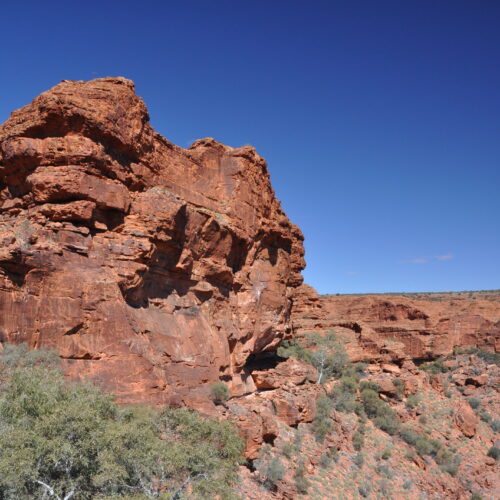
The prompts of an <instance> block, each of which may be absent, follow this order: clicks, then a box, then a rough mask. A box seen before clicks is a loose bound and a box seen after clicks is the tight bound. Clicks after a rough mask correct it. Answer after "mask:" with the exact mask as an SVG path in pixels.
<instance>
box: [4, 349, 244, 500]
mask: <svg viewBox="0 0 500 500" xmlns="http://www.w3.org/2000/svg"><path fill="white" fill-rule="evenodd" d="M0 377H1V379H2V384H1V391H0V422H1V424H0V426H1V432H0V498H2V499H4V500H14V499H25V498H47V497H48V496H53V497H55V498H58V497H59V498H63V497H67V498H70V497H71V496H74V498H79V499H90V498H97V497H99V496H115V497H120V496H123V495H126V496H127V498H132V497H134V496H140V495H143V496H144V495H149V496H150V497H153V496H159V495H160V492H164V494H168V495H176V494H177V495H181V494H182V492H183V491H184V489H186V488H187V487H188V486H189V487H190V488H191V490H192V498H193V499H194V498H213V497H215V496H217V495H218V496H219V497H220V498H221V499H222V498H226V499H228V498H231V496H233V492H232V483H233V482H234V481H235V479H236V472H237V468H238V464H239V461H240V458H241V453H242V451H243V442H242V441H241V439H240V438H239V437H238V434H237V432H236V430H235V429H234V428H233V426H232V425H231V424H230V423H229V422H219V421H217V420H212V419H204V418H202V417H201V416H200V415H198V414H197V413H195V412H192V411H189V410H186V409H165V410H163V411H162V412H156V411H154V410H152V409H148V408H141V407H132V408H120V407H118V406H117V405H116V404H115V403H114V401H113V399H112V398H111V397H110V396H108V395H105V394H103V393H102V392H101V391H100V390H99V389H98V388H97V387H95V386H93V385H91V384H83V383H72V382H69V381H67V380H66V379H65V377H64V376H63V374H62V373H61V371H60V370H59V369H58V367H57V360H56V357H55V356H54V355H53V353H46V352H42V351H31V352H28V351H27V350H26V349H25V348H24V347H20V348H12V347H9V348H7V349H5V350H4V352H3V353H2V354H0ZM51 491H53V493H51ZM68 495H69V496H68Z"/></svg>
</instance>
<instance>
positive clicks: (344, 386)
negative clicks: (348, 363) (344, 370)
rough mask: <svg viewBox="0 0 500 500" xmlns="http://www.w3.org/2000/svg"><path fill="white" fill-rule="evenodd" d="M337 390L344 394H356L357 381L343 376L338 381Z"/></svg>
mask: <svg viewBox="0 0 500 500" xmlns="http://www.w3.org/2000/svg"><path fill="white" fill-rule="evenodd" d="M339 389H340V391H341V392H342V393H344V394H356V390H357V389H358V380H357V379H356V378H355V377H352V376H346V375H344V376H343V377H341V378H340V380H339Z"/></svg>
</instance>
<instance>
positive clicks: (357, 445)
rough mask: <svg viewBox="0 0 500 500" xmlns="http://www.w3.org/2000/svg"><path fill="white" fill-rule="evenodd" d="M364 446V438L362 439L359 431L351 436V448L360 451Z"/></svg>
mask: <svg viewBox="0 0 500 500" xmlns="http://www.w3.org/2000/svg"><path fill="white" fill-rule="evenodd" d="M364 444H365V438H364V437H363V434H361V432H359V431H356V432H355V433H354V435H353V436H352V446H353V447H354V449H355V450H356V451H361V449H362V448H363V446H364Z"/></svg>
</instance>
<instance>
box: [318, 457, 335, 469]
mask: <svg viewBox="0 0 500 500" xmlns="http://www.w3.org/2000/svg"><path fill="white" fill-rule="evenodd" d="M331 463H332V458H331V457H330V456H329V455H328V453H323V455H321V456H320V457H319V465H320V467H321V468H322V469H327V468H328V467H329V466H330V465H331Z"/></svg>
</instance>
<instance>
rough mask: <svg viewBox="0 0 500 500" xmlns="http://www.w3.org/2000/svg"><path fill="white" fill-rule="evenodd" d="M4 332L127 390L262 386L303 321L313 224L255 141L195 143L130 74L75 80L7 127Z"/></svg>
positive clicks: (194, 391) (162, 392)
mask: <svg viewBox="0 0 500 500" xmlns="http://www.w3.org/2000/svg"><path fill="white" fill-rule="evenodd" d="M0 151H1V157H0V240H1V244H0V341H1V342H15V343H17V342H26V343H28V344H29V345H30V346H32V347H35V346H46V347H50V348H55V349H57V350H58V351H59V353H60V354H61V356H62V357H63V359H64V360H65V369H66V370H67V372H68V374H70V375H72V376H75V377H86V378H90V379H94V380H98V381H100V382H101V383H102V384H103V385H104V386H105V387H106V388H108V389H109V390H112V391H113V392H114V393H115V394H116V395H117V396H118V399H119V401H122V402H129V403H132V402H139V401H149V402H169V401H170V402H172V401H173V402H179V403H183V402H184V403H188V404H191V405H194V406H203V405H204V404H206V394H207V391H208V386H209V384H210V383H212V382H214V381H216V380H219V379H222V380H225V381H227V382H228V384H229V385H230V386H231V389H232V391H233V395H234V394H241V393H243V392H245V391H247V390H249V389H252V388H254V386H253V381H252V379H251V377H249V374H248V373H247V372H246V371H245V369H244V367H245V363H246V360H247V358H248V357H249V356H250V355H251V354H253V353H259V352H262V351H266V350H273V349H274V348H275V347H276V345H277V344H278V343H279V341H280V340H281V338H282V337H283V336H284V335H285V334H286V333H287V332H289V330H290V324H289V319H290V309H291V294H292V291H293V289H294V288H295V287H297V286H299V285H300V284H301V283H302V277H301V274H300V272H301V270H302V268H303V267H304V260H303V253H304V252H303V246H302V240H303V237H302V234H301V232H300V231H299V229H298V228H297V227H296V226H295V225H293V224H292V223H290V221H289V220H288V218H287V217H286V215H285V214H284V212H283V211H282V209H281V207H280V203H279V201H278V200H277V199H276V197H275V195H274V192H273V189H272V187H271V184H270V179H269V173H268V170H267V166H266V162H265V161H264V160H263V159H262V158H261V157H260V156H259V155H257V154H256V152H255V150H254V149H253V148H251V147H248V146H247V147H243V148H231V147H228V146H224V145H222V144H220V143H217V142H216V141H215V140H213V139H202V140H199V141H196V142H195V143H194V144H193V145H192V146H191V147H190V148H189V149H187V150H186V149H182V148H180V147H178V146H175V145H174V144H172V143H170V142H169V141H167V140H166V139H165V138H163V137H162V136H161V135H159V134H157V133H156V132H155V131H154V130H153V129H152V128H151V126H150V125H149V118H148V112H147V109H146V107H145V105H144V103H143V101H142V100H141V99H140V98H139V97H137V95H136V94H135V92H134V85H133V83H132V82H131V81H129V80H126V79H124V78H103V79H98V80H92V81H89V82H73V81H64V82H62V83H61V84H59V85H57V86H56V87H54V88H52V89H51V90H49V91H47V92H44V93H43V94H41V95H40V96H39V97H37V98H36V99H35V100H34V101H33V102H32V103H31V104H29V105H28V106H26V107H24V108H22V109H20V110H18V111H15V112H14V113H12V115H11V117H10V118H9V120H8V121H7V122H6V123H5V124H4V125H2V126H1V127H0Z"/></svg>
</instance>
